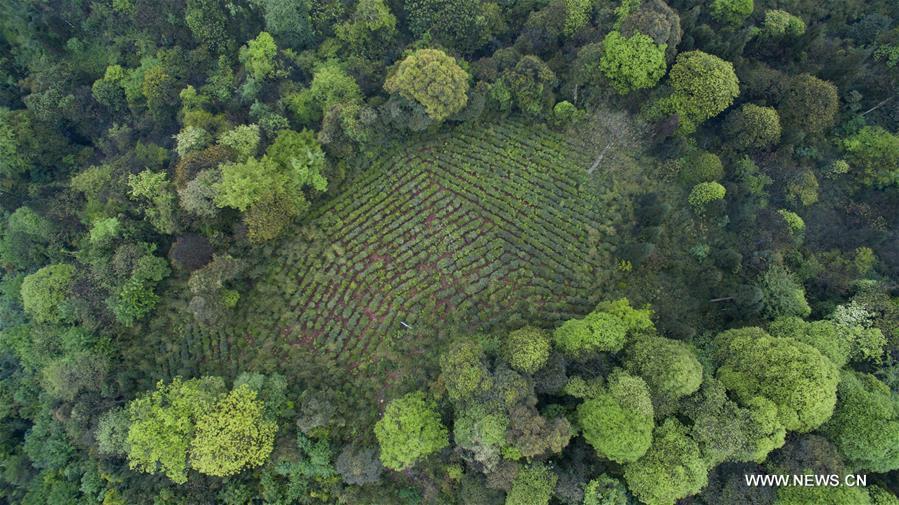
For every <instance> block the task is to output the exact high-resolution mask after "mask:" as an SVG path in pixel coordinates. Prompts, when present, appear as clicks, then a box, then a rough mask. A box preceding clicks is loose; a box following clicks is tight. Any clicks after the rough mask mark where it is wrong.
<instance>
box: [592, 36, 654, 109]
mask: <svg viewBox="0 0 899 505" xmlns="http://www.w3.org/2000/svg"><path fill="white" fill-rule="evenodd" d="M602 45H603V55H602V58H601V59H600V60H599V68H600V69H601V70H602V72H603V74H605V76H606V77H607V78H608V79H609V81H610V82H611V83H612V86H613V87H614V88H615V90H616V91H618V93H620V94H622V95H624V94H627V93H630V92H631V91H634V90H636V89H643V88H651V87H653V86H655V85H656V83H658V82H659V79H661V78H662V77H663V76H664V75H665V49H666V46H665V45H664V44H662V45H659V44H656V43H655V42H654V41H653V40H652V38H650V37H649V36H648V35H644V34H642V33H635V34H633V35H631V36H630V37H624V36H622V35H621V32H618V31H614V32H611V33H609V34H608V35H606V38H605V39H603V41H602Z"/></svg>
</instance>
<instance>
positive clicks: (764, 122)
mask: <svg viewBox="0 0 899 505" xmlns="http://www.w3.org/2000/svg"><path fill="white" fill-rule="evenodd" d="M726 128H727V130H728V131H729V133H730V134H731V143H733V144H734V145H735V146H737V147H738V148H740V149H766V148H768V147H770V146H773V145H776V144H777V143H778V142H779V141H780V132H781V130H780V116H778V115H777V110H776V109H774V108H773V107H761V106H758V105H755V104H752V103H747V104H744V105H743V106H742V107H740V108H739V109H738V110H735V111H733V112H731V113H730V114H728V116H727V123H726Z"/></svg>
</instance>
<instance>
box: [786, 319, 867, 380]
mask: <svg viewBox="0 0 899 505" xmlns="http://www.w3.org/2000/svg"><path fill="white" fill-rule="evenodd" d="M847 330H848V328H846V327H844V326H842V325H840V324H836V323H834V322H833V321H811V322H806V321H803V320H802V319H800V318H798V317H795V316H793V317H782V318H780V319H777V320H775V321H774V322H773V323H771V325H770V326H769V327H768V332H769V333H770V334H771V335H774V336H775V337H789V338H793V339H795V340H798V341H800V342H803V343H806V344H808V345H810V346H812V347H814V348H815V349H818V351H819V352H820V353H821V354H823V355H824V356H827V358H828V359H830V361H832V362H833V363H834V364H835V365H836V366H837V368H842V367H843V365H845V364H846V362H847V361H849V353H850V352H851V349H852V333H851V332H850V331H847Z"/></svg>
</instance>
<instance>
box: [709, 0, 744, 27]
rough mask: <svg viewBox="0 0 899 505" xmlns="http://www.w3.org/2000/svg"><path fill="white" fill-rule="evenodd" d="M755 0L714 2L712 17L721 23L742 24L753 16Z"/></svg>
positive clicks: (713, 0) (721, 0)
mask: <svg viewBox="0 0 899 505" xmlns="http://www.w3.org/2000/svg"><path fill="white" fill-rule="evenodd" d="M754 7H755V5H754V3H753V0H712V5H711V12H712V17H713V18H715V19H716V20H718V21H719V22H721V23H727V24H732V25H736V24H740V23H742V22H743V20H744V19H746V18H747V17H749V15H750V14H752V9H753V8H754Z"/></svg>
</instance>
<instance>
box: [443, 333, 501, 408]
mask: <svg viewBox="0 0 899 505" xmlns="http://www.w3.org/2000/svg"><path fill="white" fill-rule="evenodd" d="M486 360H487V357H486V356H485V355H484V351H483V350H482V349H481V346H480V345H479V344H478V343H477V342H474V341H471V340H457V341H456V342H453V344H452V345H451V346H450V348H449V349H448V350H447V351H446V352H444V353H443V354H441V356H440V371H441V372H442V373H443V375H442V377H443V382H444V383H445V384H446V390H447V392H448V393H449V396H450V398H452V399H453V400H467V399H468V398H470V397H471V396H472V395H474V394H477V393H483V392H485V391H487V390H489V389H490V387H491V386H492V384H493V380H492V378H491V376H490V371H489V370H487V365H486Z"/></svg>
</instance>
